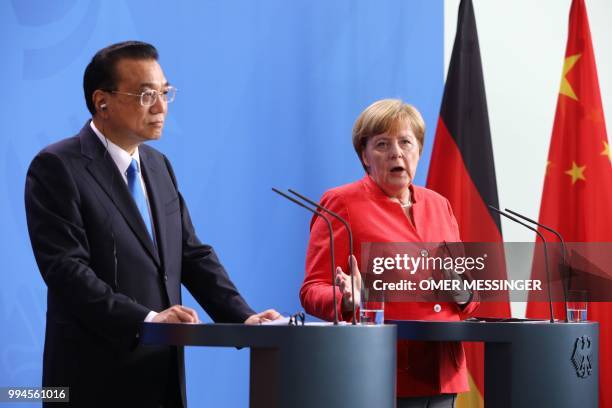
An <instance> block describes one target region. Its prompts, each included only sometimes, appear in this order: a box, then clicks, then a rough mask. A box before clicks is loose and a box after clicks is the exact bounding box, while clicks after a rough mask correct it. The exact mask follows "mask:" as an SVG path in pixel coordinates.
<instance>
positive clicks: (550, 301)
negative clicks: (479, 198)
mask: <svg viewBox="0 0 612 408" xmlns="http://www.w3.org/2000/svg"><path fill="white" fill-rule="evenodd" d="M488 207H489V208H490V209H491V210H493V211H495V212H496V213H497V214H499V215H503V216H504V217H506V218H508V219H509V220H511V221H514V222H516V223H517V224H520V225H522V226H523V227H525V228H527V229H529V230H531V231H533V232H535V233H536V234H538V236H539V237H540V238H541V239H542V243H543V244H544V268H545V270H546V281H547V283H548V307H549V309H550V322H551V323H554V322H555V317H554V313H553V306H552V295H551V294H550V284H551V283H550V273H549V272H548V250H547V247H546V239H544V235H542V233H541V232H540V231H538V230H537V229H535V228H533V227H531V226H529V225H527V224H525V223H524V222H521V221H519V220H517V219H516V218H514V217H512V216H511V215H508V214H506V213H505V212H503V211H501V210H500V209H498V208H495V207H493V206H492V205H490V204H489V206H488Z"/></svg>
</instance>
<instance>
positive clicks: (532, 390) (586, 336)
mask: <svg viewBox="0 0 612 408" xmlns="http://www.w3.org/2000/svg"><path fill="white" fill-rule="evenodd" d="M386 323H389V324H395V325H397V335H398V338H399V339H405V340H420V341H481V342H484V343H485V347H484V348H485V356H484V365H485V372H484V375H485V396H484V404H485V407H495V408H509V407H555V408H565V407H568V408H569V407H581V408H591V407H592V408H596V407H597V406H598V400H599V393H598V391H599V367H598V364H599V353H598V350H599V324H598V323H593V322H584V323H564V322H556V323H550V322H548V321H535V320H529V321H527V320H523V321H506V322H482V321H474V322H471V321H463V322H433V321H399V320H393V321H387V322H386Z"/></svg>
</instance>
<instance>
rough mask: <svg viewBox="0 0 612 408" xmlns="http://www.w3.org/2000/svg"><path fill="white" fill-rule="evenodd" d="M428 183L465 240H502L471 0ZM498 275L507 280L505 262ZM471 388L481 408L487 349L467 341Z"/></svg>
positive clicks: (470, 399)
mask: <svg viewBox="0 0 612 408" xmlns="http://www.w3.org/2000/svg"><path fill="white" fill-rule="evenodd" d="M427 187H428V188H431V189H432V190H435V191H437V192H439V193H440V194H442V195H443V196H444V197H446V198H447V199H448V200H449V201H450V203H451V206H452V208H453V211H454V213H455V216H456V218H457V221H458V223H459V230H460V233H461V239H462V240H463V241H466V242H501V241H502V233H501V224H500V220H499V216H498V215H497V214H495V215H492V214H491V213H490V211H489V210H488V208H487V205H488V204H491V205H494V206H495V207H498V206H499V205H498V197H497V184H496V180H495V166H494V163H493V149H492V146H491V131H490V129H489V117H488V113H487V98H486V95H485V88H484V79H483V75H482V63H481V61H480V47H479V45H478V33H477V31H476V19H475V18H474V9H473V6H472V1H471V0H462V1H461V4H460V5H459V18H458V22H457V34H456V36H455V44H454V46H453V53H452V56H451V61H450V66H449V69H448V75H447V79H446V86H445V88H444V96H443V99H442V106H441V108H440V118H439V120H438V127H437V129H436V136H435V141H434V147H433V152H432V157H431V163H430V167H429V174H428V175H427ZM499 271H500V272H499V273H500V274H502V275H503V276H500V277H499V278H500V279H505V278H506V273H505V269H504V267H503V266H501V267H500V268H499ZM477 314H478V316H489V317H509V316H510V306H509V303H508V302H507V301H506V302H496V303H493V302H487V303H481V305H480V306H479V308H478V310H477ZM464 347H465V352H466V357H467V364H468V370H469V373H470V378H469V380H470V381H469V382H470V392H469V393H464V394H462V395H460V396H459V400H458V406H459V407H461V406H463V407H468V406H469V407H482V406H483V395H484V366H483V362H484V353H483V345H482V343H464Z"/></svg>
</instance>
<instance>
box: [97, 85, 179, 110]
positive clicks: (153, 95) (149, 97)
mask: <svg viewBox="0 0 612 408" xmlns="http://www.w3.org/2000/svg"><path fill="white" fill-rule="evenodd" d="M107 92H110V93H114V94H119V95H129V96H138V97H139V98H140V104H141V105H142V106H152V105H155V102H157V97H158V96H159V97H160V98H161V100H162V101H164V102H166V103H171V102H172V101H174V98H175V97H176V88H175V87H173V86H168V87H166V88H165V89H164V90H163V91H156V90H155V89H147V90H146V91H143V92H142V93H139V94H135V93H130V92H120V91H107Z"/></svg>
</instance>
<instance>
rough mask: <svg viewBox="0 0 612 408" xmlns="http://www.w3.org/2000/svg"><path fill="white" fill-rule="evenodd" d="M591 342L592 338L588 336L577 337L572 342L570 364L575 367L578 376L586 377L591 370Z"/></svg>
mask: <svg viewBox="0 0 612 408" xmlns="http://www.w3.org/2000/svg"><path fill="white" fill-rule="evenodd" d="M591 344H592V340H591V338H590V337H589V336H581V337H578V338H577V339H576V343H574V352H573V353H572V364H573V365H574V368H575V369H576V375H578V377H580V378H586V377H588V376H589V375H591V372H592V371H593V364H592V362H591V358H592V352H591Z"/></svg>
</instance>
